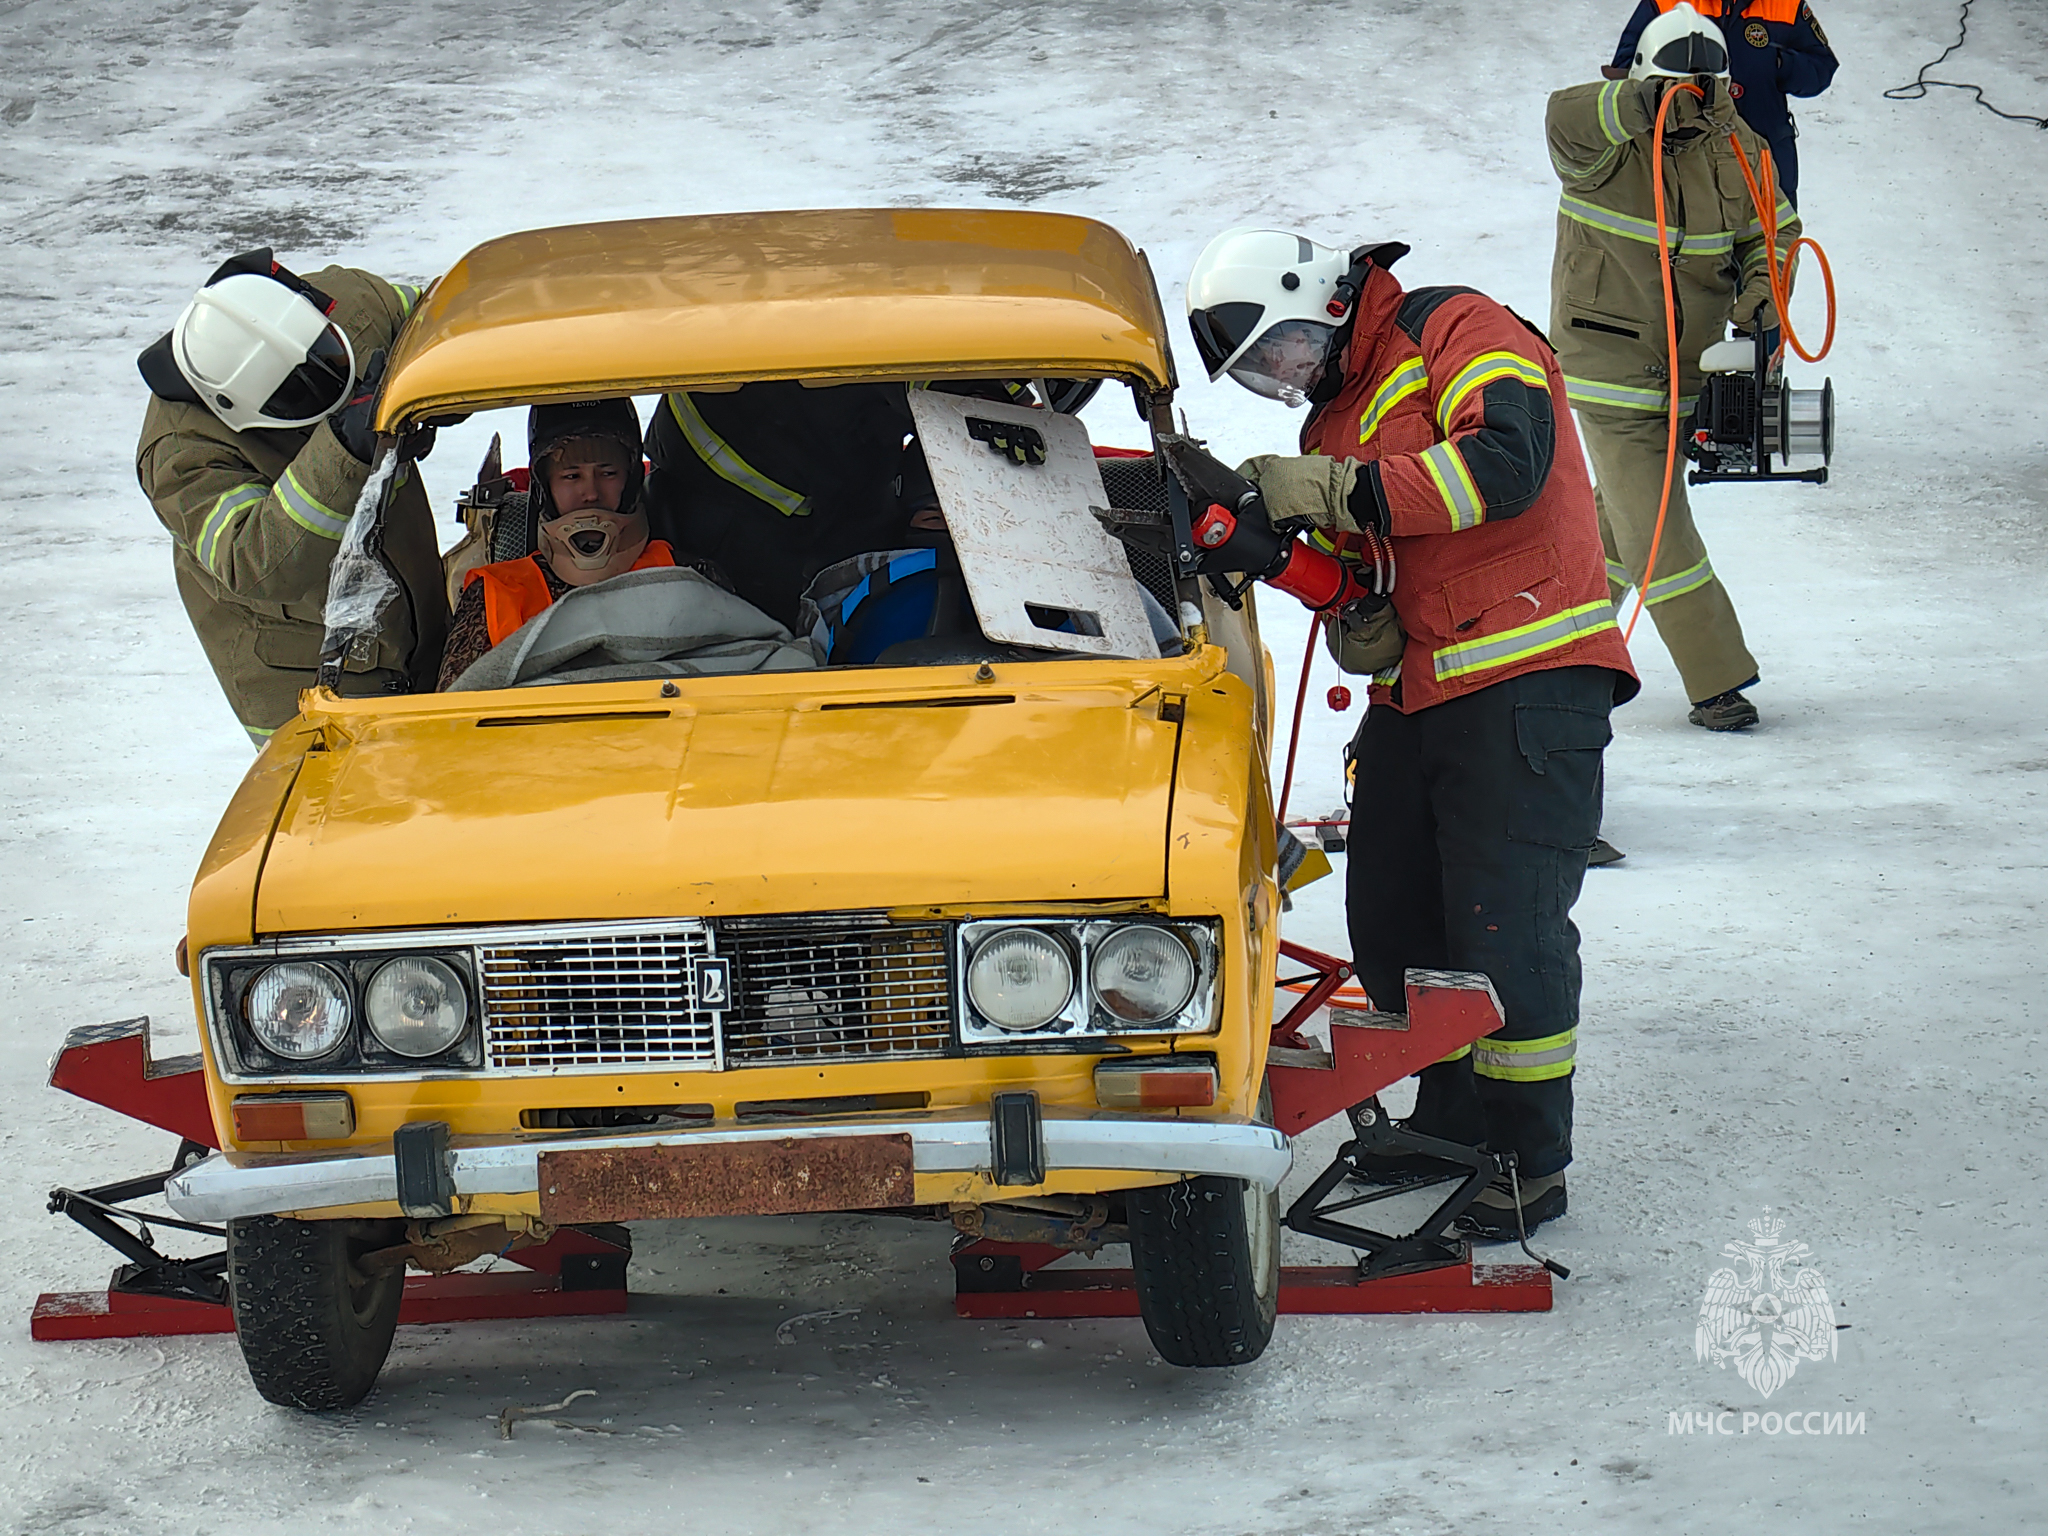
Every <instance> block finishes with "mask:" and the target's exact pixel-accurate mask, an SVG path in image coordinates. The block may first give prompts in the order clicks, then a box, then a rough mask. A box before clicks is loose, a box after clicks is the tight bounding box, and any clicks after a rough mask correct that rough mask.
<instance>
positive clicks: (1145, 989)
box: [1088, 923, 1195, 1024]
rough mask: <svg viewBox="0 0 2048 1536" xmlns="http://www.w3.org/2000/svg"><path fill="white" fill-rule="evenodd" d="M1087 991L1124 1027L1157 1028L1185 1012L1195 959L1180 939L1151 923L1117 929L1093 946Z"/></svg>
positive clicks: (1193, 977)
mask: <svg viewBox="0 0 2048 1536" xmlns="http://www.w3.org/2000/svg"><path fill="white" fill-rule="evenodd" d="M1088 985H1089V986H1090V987H1091V988H1093V989H1094V992H1095V997H1096V1000H1097V1001H1099V1002H1100V1003H1101V1004H1102V1006H1103V1007H1105V1008H1107V1009H1108V1010H1109V1011H1110V1012H1111V1013H1113V1014H1115V1015H1116V1016H1117V1018H1119V1019H1121V1020H1122V1021H1123V1022H1124V1023H1126V1024H1158V1023H1160V1022H1162V1021H1163V1020H1166V1019H1170V1018H1172V1017H1173V1016H1174V1015H1175V1014H1177V1013H1179V1012H1180V1011H1181V1009H1182V1008H1184V1007H1186V1006H1187V1001H1188V999H1189V998H1190V997H1192V996H1193V995H1194V991H1195V957H1194V956H1193V955H1191V954H1189V953H1188V947H1187V945H1185V944H1183V943H1182V942H1181V940H1180V938H1179V936H1178V935H1176V934H1175V933H1173V932H1172V931H1171V930H1170V929H1166V928H1160V927H1155V926H1153V925H1152V924H1149V923H1140V924H1135V925H1133V926H1131V927H1129V928H1119V929H1118V930H1117V931H1116V932H1115V933H1113V934H1111V935H1110V936H1109V937H1108V938H1106V939H1104V940H1103V941H1102V942H1101V943H1099V944H1097V945H1096V946H1095V958H1094V960H1093V962H1092V963H1091V964H1090V965H1089V967H1088Z"/></svg>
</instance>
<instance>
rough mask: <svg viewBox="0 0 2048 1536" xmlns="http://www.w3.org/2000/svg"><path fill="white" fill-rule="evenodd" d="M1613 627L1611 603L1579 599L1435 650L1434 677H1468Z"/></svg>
mask: <svg viewBox="0 0 2048 1536" xmlns="http://www.w3.org/2000/svg"><path fill="white" fill-rule="evenodd" d="M1612 628H1614V605H1613V604H1612V603H1610V602H1608V601H1607V599H1606V598H1604V597H1603V598H1601V599H1599V600H1598V601H1597V602H1591V603H1581V604H1579V606H1578V607H1576V608H1567V609H1565V610H1564V612H1562V613H1555V614H1552V615H1551V616H1550V617H1549V618H1547V619H1538V620H1536V621H1535V622H1534V623H1533V624H1523V625H1520V626H1518V627H1517V628H1514V629H1504V630H1502V631H1501V632H1500V633H1499V634H1497V635H1488V636H1486V637H1485V638H1484V639H1483V640H1466V641H1463V642H1461V643H1460V644H1457V645H1447V646H1445V647H1444V648H1443V649H1442V650H1440V651H1438V652H1437V653H1436V676H1437V681H1438V682H1442V681H1443V680H1444V679H1445V678H1447V677H1469V676H1470V675H1471V674H1472V673H1474V672H1484V671H1486V670H1487V669H1488V668H1490V667H1505V666H1509V665H1512V664H1513V663H1515V662H1518V661H1526V660H1527V659H1528V658H1529V657H1531V656H1540V655H1541V654H1542V653H1543V652H1545V651H1554V650H1556V649H1557V648H1558V647H1559V646H1561V645H1570V644H1571V643H1572V642H1573V641H1574V640H1577V639H1580V638H1582V637H1583V636H1586V635H1597V634H1598V633H1599V632H1600V631H1601V630H1603V629H1612Z"/></svg>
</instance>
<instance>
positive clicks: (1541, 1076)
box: [1472, 1029, 1579, 1083]
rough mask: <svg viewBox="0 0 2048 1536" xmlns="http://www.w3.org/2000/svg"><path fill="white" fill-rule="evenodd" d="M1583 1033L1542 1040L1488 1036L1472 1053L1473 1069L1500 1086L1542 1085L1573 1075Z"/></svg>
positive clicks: (1563, 1034) (1545, 1037)
mask: <svg viewBox="0 0 2048 1536" xmlns="http://www.w3.org/2000/svg"><path fill="white" fill-rule="evenodd" d="M1578 1041H1579V1032H1578V1031H1577V1030H1576V1029H1568V1030H1566V1031H1564V1033H1562V1034H1558V1035H1545V1036H1544V1037H1543V1038H1542V1039H1541V1040H1503V1039H1501V1038H1500V1037H1499V1036H1498V1035H1488V1036H1487V1037H1486V1038H1485V1039H1484V1040H1481V1041H1480V1042H1479V1043H1478V1044H1477V1045H1476V1046H1475V1047H1474V1048H1473V1051H1472V1070H1473V1072H1474V1073H1476V1074H1477V1075H1478V1076H1480V1077H1490V1078H1492V1079H1493V1080H1494V1081H1495V1082H1500V1083H1540V1082H1544V1081H1547V1080H1548V1079H1550V1078H1554V1077H1568V1076H1570V1075H1571V1070H1572V1058H1573V1057H1574V1056H1575V1055H1576V1054H1577V1053H1578Z"/></svg>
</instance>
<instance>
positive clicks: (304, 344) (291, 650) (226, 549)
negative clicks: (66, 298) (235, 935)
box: [135, 250, 448, 748]
mask: <svg viewBox="0 0 2048 1536" xmlns="http://www.w3.org/2000/svg"><path fill="white" fill-rule="evenodd" d="M418 298H419V292H418V290H417V289H414V288H411V287H406V286H401V285H397V284H393V283H388V282H386V281H385V280H384V279H383V278H381V277H376V276H373V275H372V274H370V273H368V272H359V271H355V270H353V269H350V268H346V267H327V268H324V269H323V270H321V271H318V272H315V273H313V274H312V275H311V276H310V277H305V278H302V277H299V276H298V275H296V274H294V273H292V272H290V271H287V270H286V269H285V268H283V267H282V266H279V265H278V264H277V263H276V262H275V261H274V260H272V259H271V254H270V252H269V251H267V250H261V251H252V252H249V253H247V254H245V255H242V256H237V257H234V258H233V259H231V260H229V261H228V262H226V263H225V264H223V265H222V266H221V268H220V269H219V270H218V271H216V272H215V273H214V275H213V276H212V277H211V278H209V279H208V280H207V283H206V286H205V287H204V288H202V289H200V291H199V293H198V295H197V296H196V297H195V298H194V299H193V300H192V302H191V303H190V304H189V305H187V306H186V308H185V311H184V313H183V314H181V315H180V316H179V317H178V322H177V324H176V325H175V326H174V327H173V328H172V329H171V331H170V332H169V333H168V334H166V335H165V336H164V337H163V338H162V339H160V340H159V341H157V342H156V343H154V344H153V345H152V346H150V347H149V348H148V349H147V350H146V351H144V352H143V354H142V356H141V358H140V360H139V363H140V367H141V370H142V377H143V380H144V382H145V383H147V384H148V385H149V388H150V393H151V396H152V398H151V399H150V402H149V408H148V410H147V411H146V412H145V413H144V415H143V420H142V440H141V442H140V443H139V444H138V445H137V448H136V451H135V473H136V478H137V479H138V480H140V481H141V483H142V489H143V491H144V493H145V494H147V495H148V497H149V500H150V504H151V505H152V506H153V507H155V509H156V515H157V517H158V519H159V520H160V521H161V522H162V523H163V525H164V526H165V527H166V528H168V529H169V530H170V532H171V538H172V540H173V542H174V548H173V552H172V565H173V568H174V569H175V571H176V573H177V580H178V595H179V596H180V597H181V598H182V599H183V600H184V603H185V612H186V613H187V614H188V615H189V616H190V618H191V620H192V627H193V629H194V630H195V631H196V632H197V634H198V636H199V643H200V645H201V646H202V647H203V648H204V649H205V651H206V657H207V660H208V661H209V662H211V663H212V665H213V671H214V675H215V676H216V677H217V678H219V680H220V685H221V689H222V691H223V692H225V693H226V694H227V697H228V703H229V704H230V705H231V706H232V707H233V709H234V711H235V715H236V717H237V718H238V719H239V720H240V721H241V722H242V727H243V729H244V730H246V731H247V732H248V733H249V736H250V739H251V740H253V741H254V742H255V743H256V745H257V746H258V747H259V748H260V747H261V746H262V745H263V743H264V742H265V741H267V740H268V739H269V737H270V735H271V733H272V732H273V731H275V730H276V729H277V728H278V727H279V726H280V725H283V724H284V723H285V722H286V721H288V720H290V719H291V718H292V716H293V715H295V714H297V713H298V698H299V693H300V691H301V690H302V689H306V688H310V687H312V686H313V683H314V680H315V677H316V675H317V673H318V670H319V666H320V647H321V643H322V640H323V637H324V633H325V625H324V622H323V618H322V614H323V611H324V608H325V603H326V596H327V574H328V566H329V564H330V563H331V562H332V560H333V558H334V553H335V551H336V550H337V549H338V548H339V547H340V543H341V535H342V530H343V529H344V528H345V527H346V526H347V524H348V519H349V514H350V513H351V512H353V511H354V510H355V505H356V499H357V497H358V496H360V495H361V493H362V489H363V485H364V483H365V482H366V481H367V480H368V479H369V475H370V460H371V458H372V457H374V453H375V447H376V437H375V434H374V432H373V430H372V428H371V425H370V412H371V406H372V400H371V393H372V391H371V389H370V388H369V387H368V386H367V385H364V384H361V383H359V378H360V377H361V376H362V375H365V374H369V375H374V373H375V371H376V367H377V366H380V365H381V364H380V363H378V362H377V361H376V355H377V354H378V353H379V352H380V351H381V350H382V349H384V348H388V347H389V346H390V345H391V343H392V340H393V339H394V338H395V337H396V336H397V335H398V332H399V329H400V327H402V326H403V325H404V324H405V319H406V316H407V314H409V313H410V311H411V309H412V306H413V304H414V303H415V302H417V300H418ZM398 474H399V475H400V477H401V482H400V484H399V485H398V488H397V490H396V493H395V494H394V496H393V498H392V502H391V505H390V507H389V509H388V511H387V514H386V517H385V521H384V527H383V541H384V543H383V556H384V559H385V561H386V562H387V563H388V564H389V566H390V567H391V569H392V571H393V573H394V574H395V575H396V576H397V577H398V580H399V582H400V584H401V586H402V587H403V589H404V597H403V600H402V601H400V602H399V603H397V604H395V605H394V608H393V611H392V612H390V613H388V614H387V615H385V617H384V620H383V624H382V629H381V632H380V633H379V634H378V636H377V637H376V638H375V640H374V641H370V642H367V643H359V644H358V645H357V646H356V647H352V648H351V650H350V652H349V654H348V656H347V657H346V658H345V659H344V661H343V666H342V692H344V693H346V694H365V693H377V692H391V693H403V692H409V691H412V690H414V689H418V690H422V691H424V690H430V689H432V687H433V686H434V673H435V669H436V667H437V666H438V665H439V662H440V658H441V643H442V639H443V637H444V635H445V633H446V630H447V623H448V600H447V595H446V591H445V589H444V585H443V581H442V575H441V561H440V555H439V552H438V548H437V545H436V543H435V539H434V529H433V518H432V514H431V512H430V511H429V509H428V506H427V498H426V493H425V491H424V490H423V489H422V487H421V485H420V481H419V476H418V474H417V473H416V472H415V471H414V470H413V469H412V468H411V466H410V464H407V463H401V464H400V466H399V469H398Z"/></svg>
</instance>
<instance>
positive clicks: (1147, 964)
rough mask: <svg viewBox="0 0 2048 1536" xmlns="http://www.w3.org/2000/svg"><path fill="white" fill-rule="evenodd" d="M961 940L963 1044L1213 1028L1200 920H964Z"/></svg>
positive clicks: (1211, 969) (1210, 941) (1207, 929)
mask: <svg viewBox="0 0 2048 1536" xmlns="http://www.w3.org/2000/svg"><path fill="white" fill-rule="evenodd" d="M958 942H959V970H960V975H961V977H962V980H963V983H964V984H963V986H962V988H961V992H962V1000H961V1001H962V1006H961V1010H960V1039H961V1042H962V1043H963V1044H965V1045H995V1044H1003V1045H1009V1046H1012V1047H1014V1045H1015V1044H1016V1043H1017V1042H1018V1041H1020V1040H1031V1039H1048V1040H1050V1039H1060V1038H1094V1037H1098V1036H1102V1035H1114V1034H1199V1033H1203V1032H1205V1031H1207V1030H1210V1029H1212V1028H1214V1027H1215V1026H1214V1023H1213V1019H1212V1015H1213V1011H1214V1010H1213V1007H1212V994H1213V991H1214V974H1215V959H1214V957H1215V953H1216V938H1215V933H1214V930H1213V928H1212V927H1211V925H1209V924H1206V923H1164V922H1144V921H1141V922H1122V921H1103V920H1091V921H1087V922H1051V921H1047V922H995V921H991V922H970V923H962V924H961V925H960V935H959V940H958Z"/></svg>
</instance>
